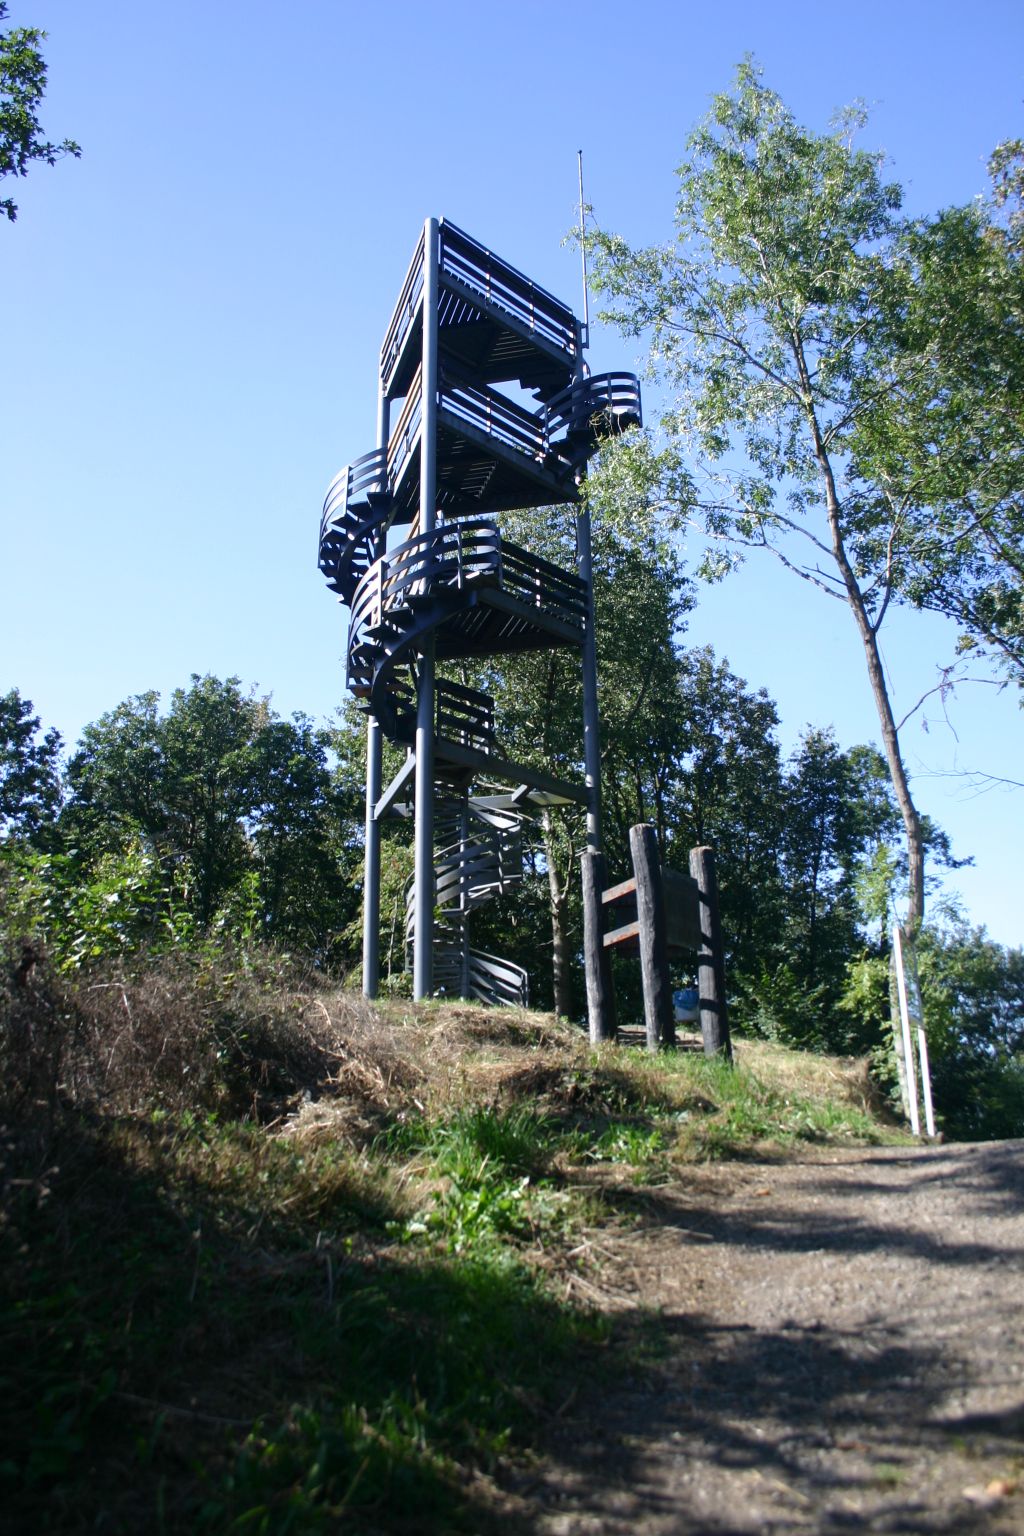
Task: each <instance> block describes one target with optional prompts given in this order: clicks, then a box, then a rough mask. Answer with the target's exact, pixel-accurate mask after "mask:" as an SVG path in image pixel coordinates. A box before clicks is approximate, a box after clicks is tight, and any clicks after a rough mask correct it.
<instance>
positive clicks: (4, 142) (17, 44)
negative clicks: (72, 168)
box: [0, 3, 82, 222]
mask: <svg viewBox="0 0 1024 1536" xmlns="http://www.w3.org/2000/svg"><path fill="white" fill-rule="evenodd" d="M6 17H7V5H6V3H0V21H4V20H5V19H6ZM45 38H46V33H45V32H41V31H40V30H39V28H38V27H12V28H11V30H10V31H8V32H0V177H2V176H27V175H28V170H29V166H31V165H37V164H39V162H40V161H43V162H45V164H47V165H56V163H57V161H58V160H62V159H63V158H64V156H65V155H73V156H74V157H75V158H76V159H78V158H79V157H80V156H81V153H82V151H81V149H80V148H79V146H78V145H77V144H76V143H75V142H74V140H73V139H64V140H63V141H62V142H61V143H60V144H51V143H50V142H49V141H48V140H47V139H44V138H43V137H42V134H41V131H40V127H39V104H40V102H41V101H42V99H43V96H44V94H45V91H46V63H45V61H44V59H43V56H42V54H41V53H40V51H39V45H40V43H42V42H44V41H45ZM0 213H5V214H6V215H7V217H8V219H10V220H11V221H12V222H13V220H15V219H16V218H17V217H18V206H17V204H16V203H15V201H14V199H13V198H11V197H5V198H0Z"/></svg>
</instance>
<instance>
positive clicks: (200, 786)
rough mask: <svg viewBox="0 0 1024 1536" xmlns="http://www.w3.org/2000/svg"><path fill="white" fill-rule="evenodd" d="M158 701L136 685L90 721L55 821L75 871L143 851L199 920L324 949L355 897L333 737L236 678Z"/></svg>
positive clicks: (210, 681) (195, 681)
mask: <svg viewBox="0 0 1024 1536" xmlns="http://www.w3.org/2000/svg"><path fill="white" fill-rule="evenodd" d="M159 704H160V699H159V695H158V694H156V693H145V694H140V695H138V696H137V697H135V698H132V699H128V700H126V701H125V702H124V703H123V704H120V705H119V706H118V707H117V708H116V709H114V710H112V711H111V712H110V713H109V714H107V715H104V716H103V717H102V718H101V719H100V720H99V721H97V722H96V723H95V724H93V725H90V726H87V727H86V729H85V731H84V732H83V735H82V740H81V742H80V743H79V746H78V748H77V750H76V752H75V753H74V755H73V757H72V759H71V761H70V763H69V765H68V785H69V798H68V803H67V806H66V807H65V810H64V813H63V816H62V818H61V830H62V832H63V835H64V839H65V844H66V846H67V847H68V848H73V849H74V850H75V856H76V858H77V859H78V862H79V865H80V869H81V878H82V879H83V880H85V879H86V878H87V877H88V874H89V871H91V870H93V869H95V868H96V867H97V866H98V865H99V864H100V863H101V862H102V860H103V858H104V857H109V856H115V855H116V856H122V855H124V854H125V853H126V851H127V850H131V849H135V848H141V849H143V850H144V851H146V852H147V853H148V854H149V855H151V856H155V858H156V859H157V861H158V862H159V865H160V867H161V868H162V870H163V882H164V892H165V900H166V901H170V900H171V899H172V896H173V900H174V901H175V902H177V903H178V904H180V905H181V906H183V908H184V909H185V911H186V912H187V913H188V914H189V915H190V917H191V919H192V920H193V921H194V923H195V924H196V925H197V926H198V928H199V929H200V930H205V929H207V928H209V926H210V925H211V924H212V923H213V922H214V920H215V919H217V918H218V914H220V915H221V916H226V917H227V919H228V920H229V921H230V922H235V923H236V924H242V925H243V926H244V925H246V924H251V923H253V922H255V924H256V931H257V933H258V936H261V937H266V938H280V939H287V940H289V941H297V942H300V943H301V944H302V945H303V946H304V947H305V948H306V949H308V950H310V951H313V952H318V953H323V952H324V950H325V946H327V945H328V944H329V942H330V938H331V936H332V935H334V934H336V933H338V932H340V930H341V929H342V928H343V927H344V926H345V924H346V923H347V922H348V921H349V919H350V917H351V906H352V892H351V884H350V879H349V872H348V871H347V869H346V868H345V867H344V864H345V855H346V850H347V845H348V844H349V843H350V842H351V841H352V837H351V830H352V829H351V821H350V816H351V811H352V806H351V803H350V799H349V797H347V796H346V795H344V794H342V793H339V790H338V789H337V788H336V786H335V784H334V782H333V779H332V772H331V766H330V762H329V759H328V751H329V749H330V745H331V737H330V733H329V732H326V731H318V730H317V729H315V728H314V726H313V725H312V723H311V722H310V721H309V720H308V719H307V718H306V717H305V716H302V715H298V716H296V717H295V718H294V719H293V720H291V721H284V720H281V719H279V718H278V717H277V716H276V715H275V714H274V713H273V711H272V710H271V709H270V706H269V703H268V702H267V700H265V699H260V698H257V697H255V696H253V695H251V694H249V695H246V694H244V693H243V692H242V690H241V686H240V684H239V680H238V679H237V678H228V679H227V680H226V681H223V682H222V681H220V680H219V679H217V678H213V677H198V676H193V678H192V682H191V686H190V687H189V688H188V689H183V688H179V689H176V690H175V692H174V693H173V694H172V696H171V700H170V707H169V708H168V710H167V712H166V714H164V715H161V714H160V711H159ZM243 909H244V910H243ZM232 913H234V916H232Z"/></svg>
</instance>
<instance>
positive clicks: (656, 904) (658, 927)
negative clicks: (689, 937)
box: [629, 824, 675, 1051]
mask: <svg viewBox="0 0 1024 1536" xmlns="http://www.w3.org/2000/svg"><path fill="white" fill-rule="evenodd" d="M629 851H630V853H631V855H632V858H633V876H634V878H635V880H636V914H637V920H638V922H639V924H640V934H639V939H640V971H641V976H642V978H643V987H644V1022H645V1024H646V1026H647V1049H648V1050H649V1051H656V1050H657V1049H658V1047H659V1046H660V1045H666V1046H668V1045H674V1044H675V1011H674V1009H673V1005H672V980H671V977H670V976H669V971H668V937H667V933H666V929H665V893H664V890H663V888H662V881H661V861H660V859H659V857H658V838H657V834H656V832H655V830H654V828H653V827H651V826H645V825H643V824H641V825H640V826H637V827H630V829H629Z"/></svg>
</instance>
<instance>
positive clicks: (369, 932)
mask: <svg viewBox="0 0 1024 1536" xmlns="http://www.w3.org/2000/svg"><path fill="white" fill-rule="evenodd" d="M390 425H391V402H390V400H389V399H388V396H387V390H386V389H385V386H384V376H383V373H382V374H381V378H380V382H379V384H378V390H377V447H378V448H379V449H382V450H383V452H384V478H385V483H386V482H387V451H388V433H389V430H390ZM386 544H387V534H386V533H383V532H380V531H379V530H378V532H377V534H376V535H375V537H374V544H373V554H372V558H373V559H374V560H379V559H380V557H381V555H382V554H383V553H384V549H385V545H386ZM383 754H384V741H383V737H382V735H381V729H380V723H379V721H378V720H377V717H376V715H372V714H371V715H370V716H369V718H368V719H367V722H366V830H365V835H364V839H363V996H364V997H376V996H377V988H378V985H379V981H380V822H379V821H378V820H377V817H376V815H375V814H374V812H375V810H376V806H377V801H378V800H379V799H380V792H381V788H382V782H381V781H382V769H383Z"/></svg>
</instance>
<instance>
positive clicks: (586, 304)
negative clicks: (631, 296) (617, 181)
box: [576, 149, 590, 347]
mask: <svg viewBox="0 0 1024 1536" xmlns="http://www.w3.org/2000/svg"><path fill="white" fill-rule="evenodd" d="M576 159H577V162H578V164H579V171H580V255H581V256H582V258H583V345H584V346H585V347H589V346H590V294H589V291H588V288H587V212H586V210H587V205H586V203H585V202H584V201H583V151H582V149H578V150H577V151H576Z"/></svg>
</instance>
